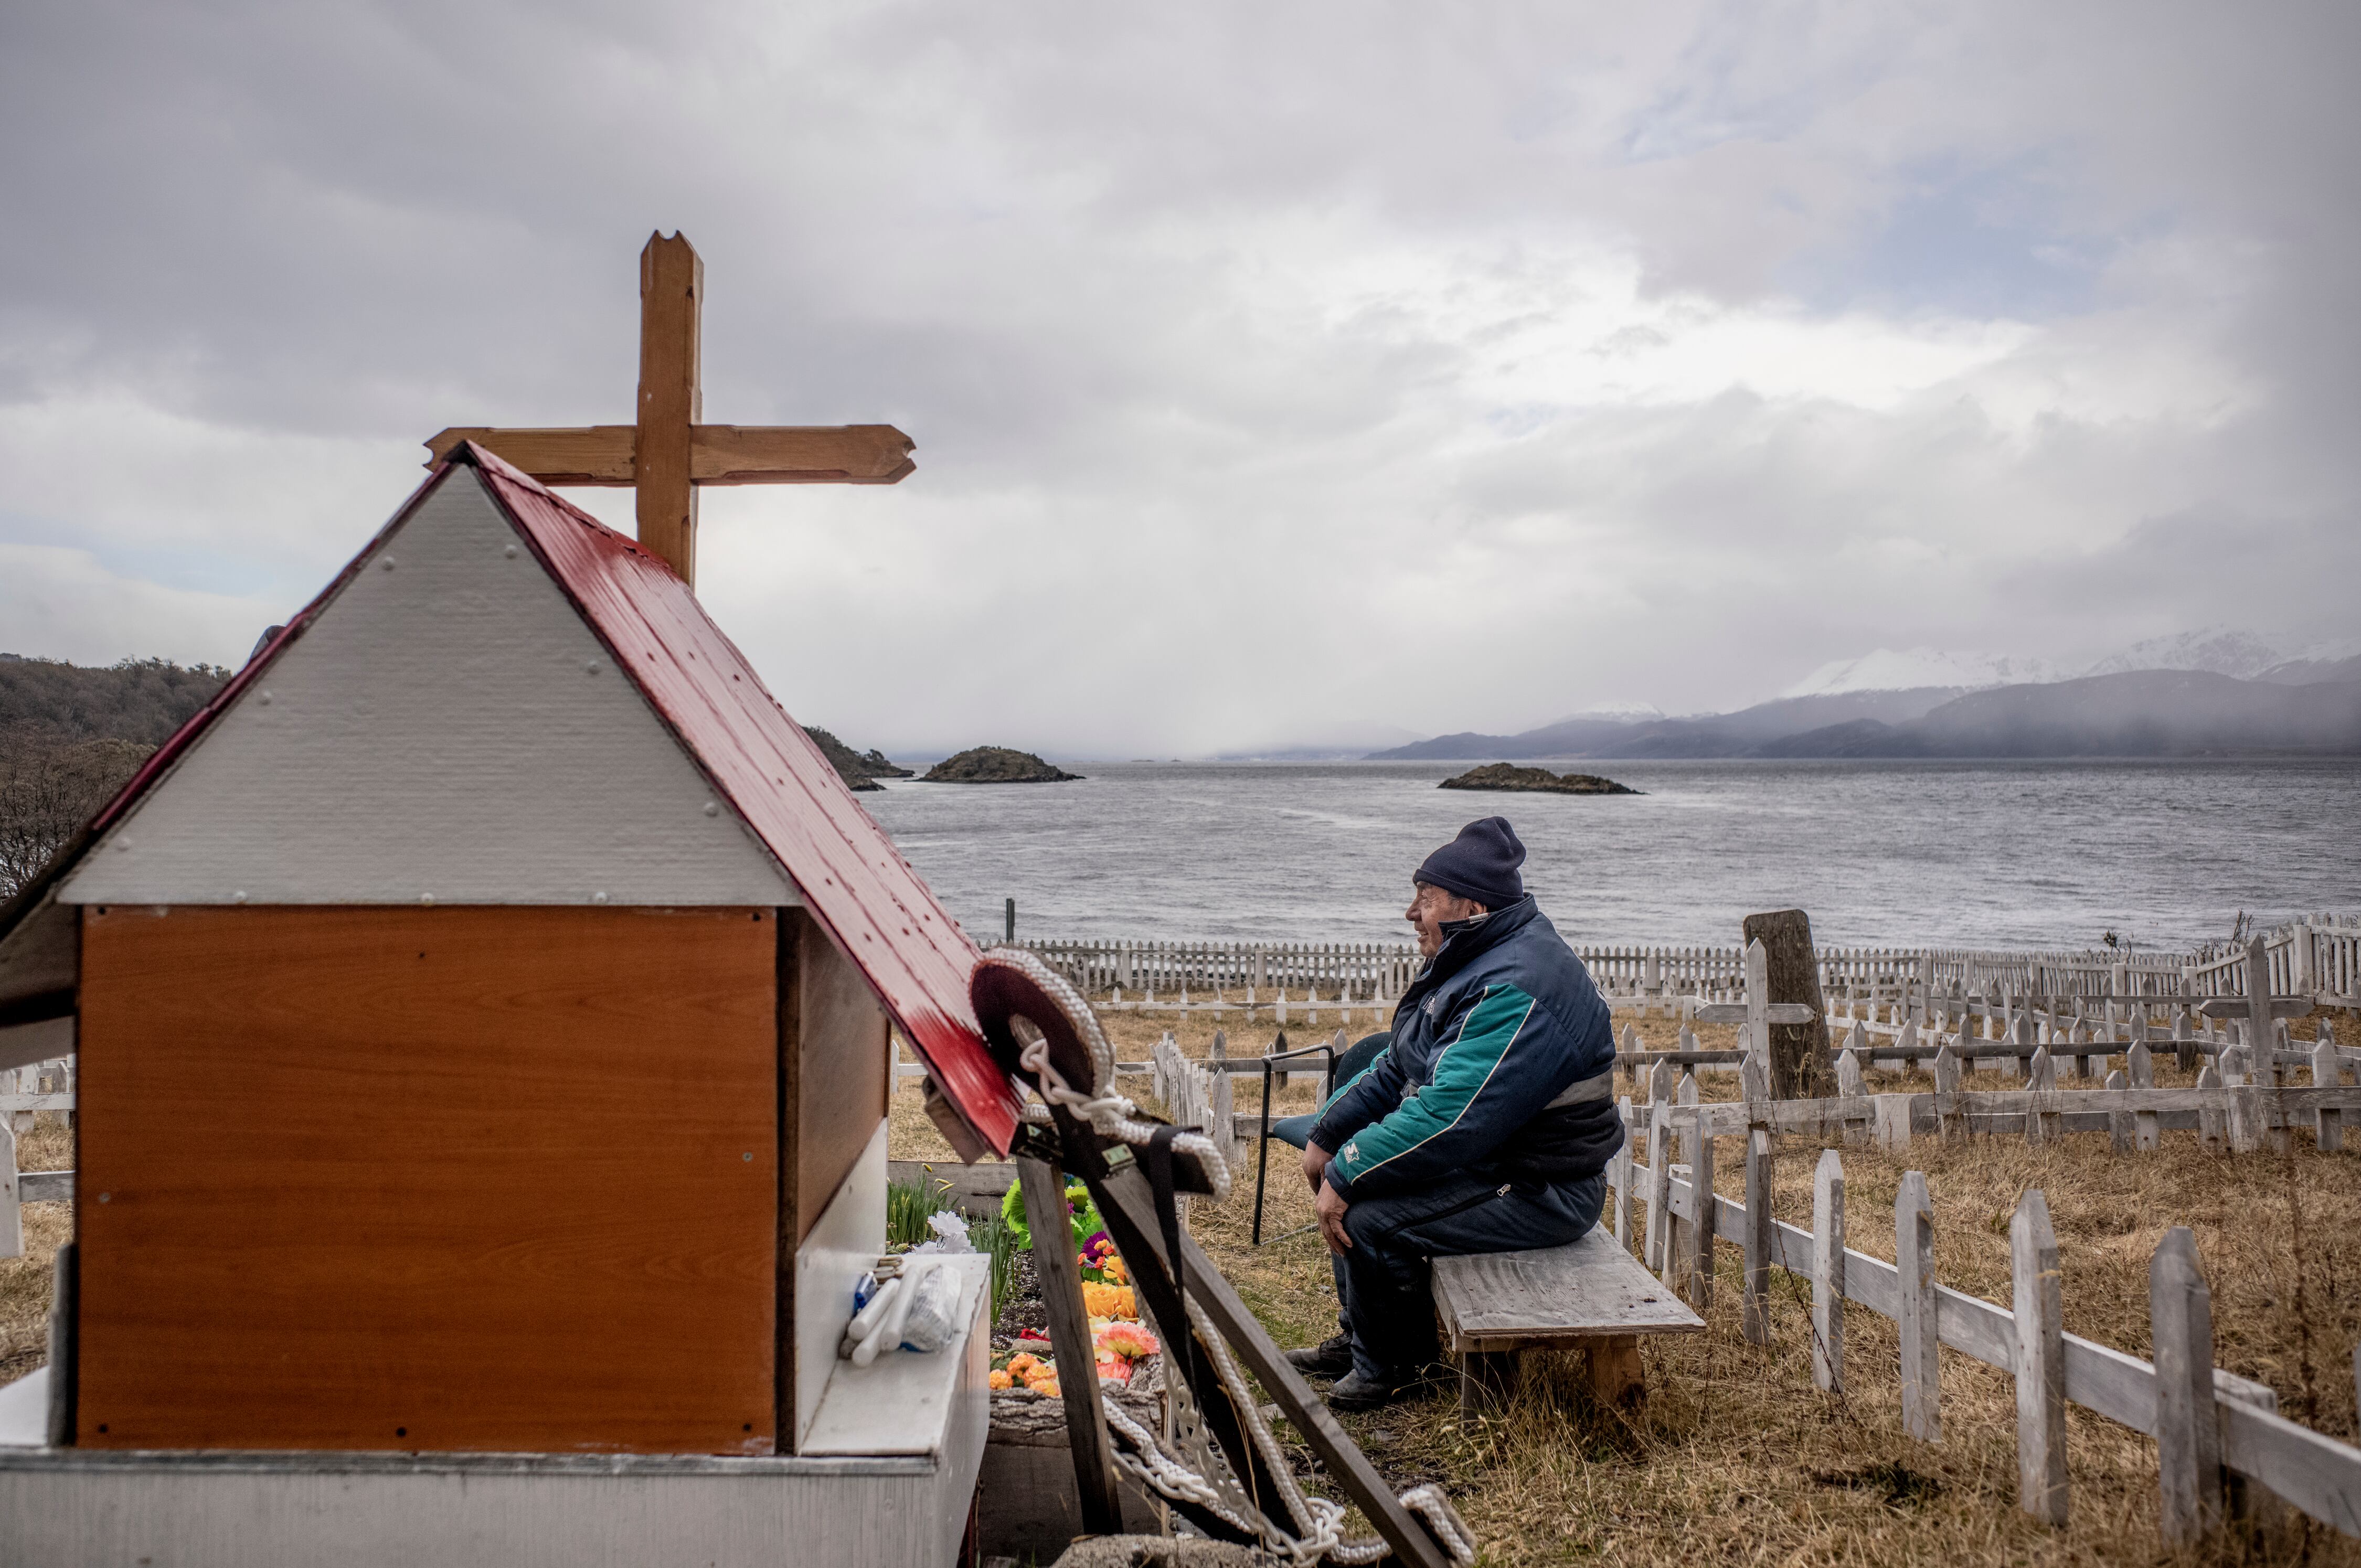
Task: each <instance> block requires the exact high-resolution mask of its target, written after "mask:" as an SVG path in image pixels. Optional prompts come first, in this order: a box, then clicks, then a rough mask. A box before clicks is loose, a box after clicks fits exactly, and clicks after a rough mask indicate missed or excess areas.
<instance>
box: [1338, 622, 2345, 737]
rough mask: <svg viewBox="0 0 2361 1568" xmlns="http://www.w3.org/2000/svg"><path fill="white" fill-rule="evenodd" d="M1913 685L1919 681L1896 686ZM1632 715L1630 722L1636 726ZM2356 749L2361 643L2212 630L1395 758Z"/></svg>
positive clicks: (1933, 654)
mask: <svg viewBox="0 0 2361 1568" xmlns="http://www.w3.org/2000/svg"><path fill="white" fill-rule="evenodd" d="M1891 683H1912V684H1902V685H1896V684H1891ZM1627 715H1628V716H1627ZM2221 753H2239V754H2257V753H2272V754H2285V753H2295V754H2312V755H2348V754H2361V642H2345V643H2335V644H2323V645H2317V646H2313V647H2310V648H2304V649H2297V650H2290V649H2287V648H2284V647H2281V646H2279V645H2277V644H2275V643H2274V642H2272V641H2270V640H2268V639H2267V638H2265V637H2262V636H2259V635H2257V634H2256V633H2253V632H2248V631H2241V630H2234V629H2229V628H2223V627H2211V628H2206V629H2203V630H2196V631H2190V632H2184V633H2181V634H2179V635H2176V636H2172V637H2162V638H2154V639H2150V640H2149V641H2145V642H2141V643H2137V644H2136V645H2134V646H2133V647H2130V648H2127V649H2125V650H2124V651H2123V652H2120V653H2116V654H2114V655H2111V656H2110V657H2108V658H2105V659H2103V660H2101V661H2099V662H2098V663H2096V664H2095V665H2093V666H2092V667H2091V669H2089V670H2088V671H2086V672H2085V673H2084V674H2081V675H2078V676H2074V677H2071V678H2066V677H2062V676H2061V675H2060V674H2059V672H2058V671H2057V670H2056V669H2055V668H2054V667H2053V666H2050V665H2048V664H2047V663H2043V662H2042V661H2038V660H2027V659H2023V658H2019V657H2016V656H2014V655H2005V656H1997V657H1994V656H1986V655H1982V654H1966V653H1958V652H1944V651H1941V650H1935V649H1926V648H1919V649H1911V650H1906V651H1903V652H1895V651H1894V650H1891V649H1883V648H1882V649H1878V650H1876V651H1875V652H1872V653H1868V654H1864V655H1862V656H1861V657H1860V658H1858V659H1850V660H1843V661H1838V662H1836V663H1829V664H1827V665H1824V666H1822V667H1821V668H1819V669H1818V670H1816V671H1814V672H1813V673H1812V674H1810V675H1808V676H1806V678H1805V679H1804V680H1803V681H1801V682H1798V683H1797V684H1796V685H1795V686H1794V687H1791V688H1789V693H1788V695H1786V696H1782V697H1779V698H1777V699H1775V700H1773V701H1771V702H1764V703H1757V704H1755V705H1753V706H1752V707H1744V708H1741V709H1738V710H1737V711H1735V712H1731V713H1723V714H1707V715H1699V716H1694V717H1689V718H1665V717H1664V716H1663V715H1661V714H1654V713H1651V712H1649V711H1647V710H1646V709H1645V705H1643V704H1618V705H1615V707H1614V708H1613V709H1611V710H1609V711H1604V712H1602V711H1598V710H1595V709H1594V710H1593V711H1591V712H1588V713H1586V714H1584V715H1581V716H1578V717H1576V718H1568V719H1562V720H1560V721H1558V722H1556V723H1554V724H1548V725H1543V726H1542V727H1540V728H1538V729H1528V730H1523V731H1520V732H1518V733H1516V734H1511V735H1495V734H1484V733H1478V732H1475V731H1462V732H1459V733H1455V734H1450V735H1442V736H1437V737H1435V738H1434V739H1433V740H1421V741H1417V742H1414V743H1412V744H1409V745H1404V746H1398V747H1395V748H1393V749H1392V750H1390V751H1379V752H1376V753H1374V755H1375V756H1377V757H1379V758H1384V759H1389V760H1395V759H1419V760H1436V761H1442V760H1448V761H1462V760H1466V761H1509V760H1515V761H1526V760H1532V759H1536V758H1544V757H1569V758H1572V757H1581V758H1634V759H1650V758H1653V759H1702V758H1712V757H1750V756H1752V757H2031V756H2193V755H2207V754H2221Z"/></svg>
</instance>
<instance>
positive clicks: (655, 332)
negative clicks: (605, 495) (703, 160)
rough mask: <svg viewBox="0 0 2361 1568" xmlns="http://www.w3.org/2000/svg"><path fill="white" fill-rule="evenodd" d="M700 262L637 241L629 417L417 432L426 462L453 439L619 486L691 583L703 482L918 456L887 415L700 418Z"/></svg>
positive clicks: (844, 477)
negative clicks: (801, 419) (632, 414)
mask: <svg viewBox="0 0 2361 1568" xmlns="http://www.w3.org/2000/svg"><path fill="white" fill-rule="evenodd" d="M704 302H705V263H704V262H703V261H702V260H700V259H699V258H698V257H697V248H696V247H694V246H692V245H690V244H689V243H688V241H687V239H686V237H685V236H681V235H677V234H675V235H674V236H672V237H671V238H670V239H666V238H665V237H664V236H663V235H662V234H661V233H658V234H653V235H651V236H648V243H647V246H646V247H645V248H644V249H642V251H641V252H640V403H639V422H637V423H636V424H594V425H588V426H583V427H579V428H575V429H565V430H506V429H491V428H484V427H478V426H455V427H454V428H452V429H449V430H445V431H444V432H442V433H440V434H438V435H436V436H435V437H434V439H433V440H431V441H429V442H427V444H426V448H427V450H428V451H429V452H430V453H432V454H433V456H432V458H431V459H430V463H429V466H432V465H433V464H434V463H440V462H441V461H443V459H444V458H445V456H447V455H449V454H450V452H451V449H452V448H453V447H455V446H456V445H458V444H460V443H461V442H463V441H472V442H474V443H475V444H477V445H478V446H481V447H483V448H484V449H485V450H486V451H488V452H490V453H492V454H493V455H496V456H499V457H500V458H501V459H503V460H504V461H506V462H509V463H511V464H513V465H515V466H517V467H519V468H522V469H523V470H524V471H525V472H526V473H528V474H530V475H532V476H533V477H534V478H536V479H538V480H540V481H541V482H542V483H543V484H544V485H613V486H623V485H628V486H630V487H631V488H633V489H634V490H636V491H638V492H639V494H638V507H637V513H638V517H639V537H640V543H642V545H645V546H646V547H647V548H648V550H649V551H651V552H652V553H653V554H656V555H659V556H661V557H663V558H664V561H665V562H666V563H668V564H669V565H671V567H672V569H673V570H674V571H675V573H677V574H679V576H680V580H681V581H682V582H685V583H686V584H688V585H689V586H690V587H696V586H697V489H698V488H699V487H701V486H706V485H891V484H895V483H898V482H899V481H900V480H901V479H902V478H903V477H905V476H906V475H907V474H909V473H910V471H911V470H912V469H913V468H915V467H916V466H917V465H916V464H915V463H913V462H912V461H911V459H910V451H911V446H912V443H911V440H910V438H909V437H908V436H906V435H905V434H903V433H901V432H900V431H898V430H896V429H895V428H894V427H893V426H892V425H890V424H845V425H825V426H794V425H738V424H703V423H700V422H699V421H701V420H702V419H703V418H704V417H705V396H704V392H703V391H702V389H700V388H699V386H698V381H697V366H698V332H699V326H698V318H699V316H700V314H701V313H702V310H703V306H704Z"/></svg>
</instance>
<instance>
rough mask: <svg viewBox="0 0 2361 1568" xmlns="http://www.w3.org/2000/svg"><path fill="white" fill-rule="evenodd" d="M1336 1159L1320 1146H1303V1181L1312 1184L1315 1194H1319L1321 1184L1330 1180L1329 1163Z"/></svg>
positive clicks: (1309, 1144) (1310, 1144) (1308, 1144)
mask: <svg viewBox="0 0 2361 1568" xmlns="http://www.w3.org/2000/svg"><path fill="white" fill-rule="evenodd" d="M1334 1157H1335V1156H1334V1155H1332V1154H1330V1153H1329V1152H1328V1151H1327V1150H1326V1149H1323V1148H1322V1147H1321V1146H1319V1145H1318V1144H1312V1143H1307V1144H1305V1145H1304V1146H1303V1179H1304V1180H1305V1182H1307V1183H1308V1184H1310V1186H1311V1188H1312V1191H1313V1192H1315V1193H1316V1192H1318V1191H1319V1190H1320V1184H1321V1183H1322V1182H1323V1181H1325V1180H1326V1179H1328V1162H1329V1161H1330V1160H1332V1159H1334Z"/></svg>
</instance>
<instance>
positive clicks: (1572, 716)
mask: <svg viewBox="0 0 2361 1568" xmlns="http://www.w3.org/2000/svg"><path fill="white" fill-rule="evenodd" d="M1577 718H1606V719H1612V720H1615V721H1617V722H1619V723H1623V724H1645V723H1647V722H1648V721H1649V720H1651V719H1655V718H1664V709H1663V708H1661V707H1657V706H1656V705H1655V704H1654V703H1653V702H1634V701H1631V699H1629V698H1619V699H1617V700H1616V701H1613V702H1598V703H1593V704H1591V705H1590V706H1589V707H1586V708H1584V709H1583V710H1582V711H1581V712H1580V713H1569V714H1567V715H1566V716H1565V718H1558V719H1554V720H1552V722H1553V723H1556V724H1572V723H1573V722H1574V721H1575V720H1576V719H1577Z"/></svg>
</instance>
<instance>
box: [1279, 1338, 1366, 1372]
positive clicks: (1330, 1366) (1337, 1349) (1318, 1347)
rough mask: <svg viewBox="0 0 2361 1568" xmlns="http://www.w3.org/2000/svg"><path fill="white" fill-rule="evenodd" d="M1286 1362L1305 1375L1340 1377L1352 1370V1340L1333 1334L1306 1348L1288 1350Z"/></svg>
mask: <svg viewBox="0 0 2361 1568" xmlns="http://www.w3.org/2000/svg"><path fill="white" fill-rule="evenodd" d="M1287 1364H1288V1365H1290V1366H1292V1367H1294V1368H1295V1370H1297V1371H1298V1372H1301V1373H1302V1374H1303V1376H1306V1377H1342V1376H1345V1374H1346V1373H1347V1372H1350V1371H1352V1370H1353V1342H1352V1340H1351V1338H1350V1337H1349V1336H1347V1335H1345V1334H1333V1335H1331V1336H1330V1337H1328V1338H1327V1339H1324V1340H1322V1341H1321V1342H1320V1343H1318V1344H1315V1345H1313V1346H1312V1347H1311V1348H1310V1349H1308V1350H1290V1351H1289V1352H1288V1353H1287Z"/></svg>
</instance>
